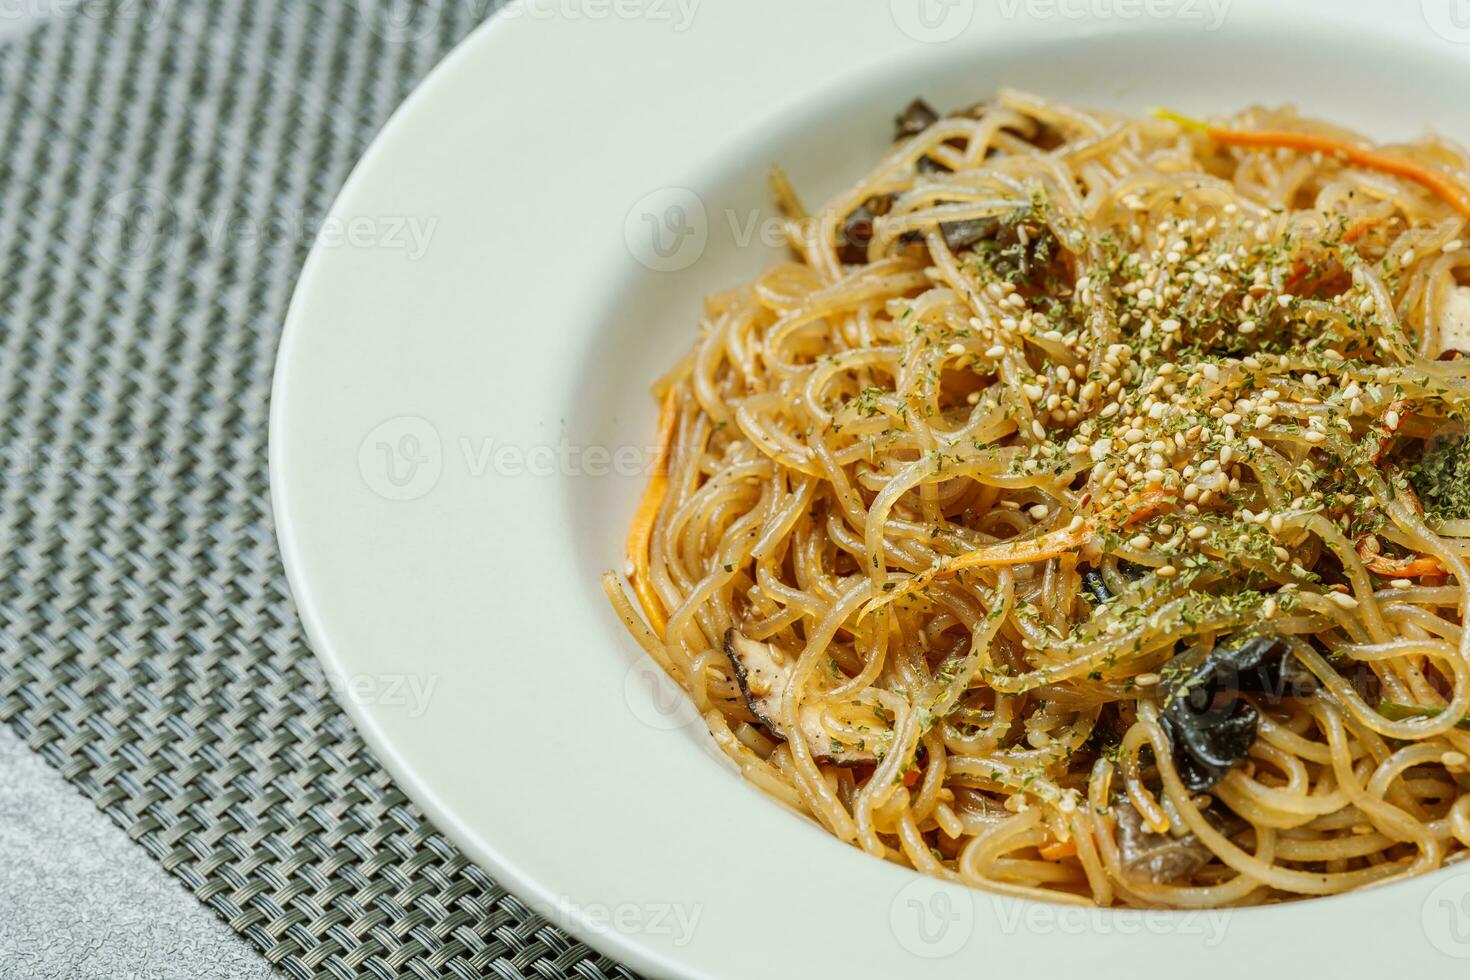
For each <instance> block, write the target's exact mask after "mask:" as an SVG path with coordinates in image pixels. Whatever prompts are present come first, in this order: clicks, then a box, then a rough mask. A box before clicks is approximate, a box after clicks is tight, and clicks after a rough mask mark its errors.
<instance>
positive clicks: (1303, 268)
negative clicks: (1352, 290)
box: [1286, 218, 1378, 292]
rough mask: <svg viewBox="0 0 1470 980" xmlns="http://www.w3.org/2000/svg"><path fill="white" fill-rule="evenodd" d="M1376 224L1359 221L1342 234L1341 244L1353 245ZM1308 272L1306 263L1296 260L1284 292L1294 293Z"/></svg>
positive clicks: (1365, 219)
mask: <svg viewBox="0 0 1470 980" xmlns="http://www.w3.org/2000/svg"><path fill="white" fill-rule="evenodd" d="M1377 224H1378V222H1377V221H1374V220H1373V219H1372V218H1364V219H1363V220H1362V221H1359V222H1358V223H1357V224H1355V225H1353V226H1352V227H1351V228H1349V229H1348V230H1347V231H1345V232H1343V233H1342V244H1344V245H1352V244H1354V243H1355V242H1357V240H1358V239H1360V238H1362V237H1363V236H1364V235H1366V234H1367V233H1368V232H1370V231H1372V230H1373V228H1374V227H1376V226H1377ZM1309 271H1311V270H1310V269H1308V267H1307V263H1306V262H1305V261H1303V260H1302V259H1297V260H1296V262H1294V263H1293V264H1292V267H1291V278H1290V279H1288V280H1286V291H1287V292H1295V291H1296V287H1298V286H1300V285H1301V284H1302V282H1303V280H1305V279H1306V278H1307V273H1308V272H1309Z"/></svg>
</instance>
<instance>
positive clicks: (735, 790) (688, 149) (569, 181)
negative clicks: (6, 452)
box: [271, 0, 1470, 980]
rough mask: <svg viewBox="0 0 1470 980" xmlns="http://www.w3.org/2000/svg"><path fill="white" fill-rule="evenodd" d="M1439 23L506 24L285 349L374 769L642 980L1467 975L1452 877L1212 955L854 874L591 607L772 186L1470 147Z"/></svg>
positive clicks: (1132, 923)
mask: <svg viewBox="0 0 1470 980" xmlns="http://www.w3.org/2000/svg"><path fill="white" fill-rule="evenodd" d="M1459 2H1461V0H1424V3H1423V6H1422V10H1421V9H1420V5H1419V3H1418V2H1417V0H1414V2H1410V3H1395V4H1393V5H1391V6H1390V5H1389V4H1368V3H1344V2H1342V0H1331V2H1329V0H1312V2H1298V3H1294V4H1289V5H1288V4H1283V3H1280V2H1276V3H1264V2H1247V0H1234V2H1233V3H1231V2H1229V0H1213V3H1211V0H978V2H972V0H892V2H891V3H890V2H889V0H879V2H865V3H861V4H858V3H854V2H851V0H803V2H799V3H798V2H792V0H702V2H700V0H616V2H614V0H541V2H540V3H538V4H534V5H532V6H531V7H529V8H527V7H521V6H516V7H512V8H511V10H510V11H509V13H508V14H502V15H501V16H500V17H498V18H496V19H495V20H494V21H493V22H491V23H490V24H489V25H488V26H487V27H485V28H484V29H483V30H481V31H480V32H479V33H477V34H476V35H475V36H474V37H472V38H471V39H470V40H469V41H467V42H466V43H465V44H464V45H463V46H462V47H461V48H460V49H459V50H458V51H457V52H456V53H455V54H454V55H453V56H452V57H451V58H450V59H449V60H448V61H446V62H445V64H444V65H443V66H442V67H440V68H439V69H438V70H437V71H436V72H435V73H434V75H433V76H432V77H431V78H430V80H429V81H427V82H426V83H425V84H424V85H423V87H422V88H421V89H420V90H419V92H418V93H417V94H416V95H415V96H414V97H413V98H412V99H410V100H409V102H408V103H407V104H406V105H405V107H404V108H403V109H402V111H400V112H399V114H398V115H397V116H396V117H395V118H394V119H393V121H392V123H391V124H390V125H389V126H388V127H387V129H386V130H385V131H384V133H383V135H382V136H381V137H380V138H379V139H378V141H377V142H376V143H375V144H374V146H373V148H372V149H371V151H370V152H369V153H368V154H367V156H366V158H365V159H364V160H363V162H362V164H361V165H360V166H359V167H358V169H357V172H356V173H355V174H354V175H353V177H352V180H351V181H350V182H349V184H348V186H347V188H346V189H345V190H344V191H343V192H342V196H341V198H340V200H339V201H338V202H337V206H336V209H335V212H334V214H333V218H332V220H331V221H329V222H328V225H327V228H328V231H329V232H330V233H331V237H330V238H327V239H324V240H323V241H322V242H321V243H320V244H319V245H318V247H317V248H316V249H315V250H314V252H313V253H312V256H311V259H310V261H309V262H308V264H307V267H306V270H305V272H304V273H303V275H302V279H301V284H300V288H299V291H298V294H297V297H296V301H295V303H294V305H293V307H292V310H291V316H290V321H289V323H288V324H287V327H286V333H285V337H284V340H283V341H282V346H281V355H280V363H279V367H278V372H277V376H276V387H275V394H274V406H273V416H272V421H271V425H272V431H271V475H272V488H273V492H274V498H275V506H276V515H277V521H278V524H279V528H280V536H281V545H282V549H283V551H284V553H285V557H286V567H287V571H288V572H289V574H290V579H291V584H292V588H293V591H294V592H295V595H296V601H297V603H298V605H299V607H300V610H301V614H302V617H303V619H304V620H305V623H306V627H307V629H308V631H309V632H310V634H311V638H312V642H313V644H314V646H315V649H316V651H317V653H318V654H319V655H320V656H321V658H322V660H323V661H324V662H325V664H326V666H327V668H328V670H329V672H330V674H331V676H332V677H333V678H334V679H336V680H337V682H338V684H339V695H340V697H341V698H342V700H343V701H344V702H345V703H346V704H347V705H348V707H349V710H351V712H352V714H353V717H354V718H355V719H356V721H357V723H358V725H359V727H360V728H361V730H362V732H363V734H364V736H365V737H366V738H367V740H368V741H369V742H370V743H371V744H372V746H373V747H374V749H375V750H376V751H377V753H378V755H379V757H380V758H381V759H382V761H383V763H384V764H385V765H386V766H387V767H388V769H389V770H390V771H391V772H392V773H393V774H394V776H395V777H396V778H397V779H398V780H399V782H400V783H401V784H402V786H403V787H404V789H405V790H406V791H407V792H408V793H409V794H410V795H411V796H412V797H413V798H414V799H415V800H416V801H417V802H418V803H419V804H420V805H421V806H422V807H423V808H424V809H425V810H426V811H427V812H428V813H429V814H430V815H431V816H432V817H433V819H434V820H435V821H436V822H437V823H438V825H439V826H440V827H442V828H443V829H444V831H445V832H447V833H448V834H449V835H450V836H451V837H453V839H454V840H455V842H456V843H457V844H459V845H460V846H461V847H463V848H464V849H465V851H466V852H467V853H468V854H469V855H470V856H471V857H473V858H474V859H475V860H477V861H479V862H481V863H483V864H484V865H485V866H486V867H487V868H489V869H490V870H491V871H492V872H493V873H494V874H496V876H497V877H498V878H500V880H502V881H504V882H505V883H506V884H507V885H508V886H509V887H511V888H512V889H514V890H515V891H516V892H518V893H519V894H521V895H523V896H525V897H526V898H527V899H528V900H529V901H531V902H533V903H534V904H536V906H537V908H538V909H540V910H541V911H542V912H543V913H545V914H547V915H549V916H550V917H551V918H552V919H553V920H554V921H557V922H559V923H561V924H563V925H565V926H567V927H568V928H570V929H571V930H572V931H573V932H575V933H576V934H578V935H579V936H581V937H583V938H585V939H586V940H588V941H589V942H591V943H592V944H593V945H594V946H597V947H598V948H600V949H602V950H605V951H607V952H608V953H610V954H612V955H614V956H617V957H620V958H621V959H623V960H625V961H627V962H629V963H630V964H631V965H633V966H634V967H636V968H638V969H641V970H644V971H647V972H650V973H653V974H658V975H668V976H686V977H728V978H742V980H743V978H751V977H788V976H789V977H796V976H844V977H863V976H883V977H895V976H902V977H905V978H923V977H940V976H952V975H956V974H958V973H961V972H964V973H972V974H973V973H979V972H981V971H984V972H986V973H988V974H991V975H999V976H1005V975H1007V972H1008V970H1022V969H1025V970H1026V971H1027V972H1028V974H1029V975H1032V976H1049V975H1053V973H1052V971H1056V970H1061V969H1063V968H1066V967H1068V966H1070V967H1071V968H1072V969H1073V970H1075V969H1076V968H1077V966H1078V965H1079V964H1085V965H1086V968H1087V970H1088V972H1089V975H1114V974H1116V975H1125V974H1129V975H1132V974H1136V973H1137V972H1138V971H1139V970H1140V969H1143V970H1148V969H1151V968H1153V967H1157V968H1159V969H1171V970H1173V969H1177V970H1181V971H1185V972H1187V973H1188V974H1189V975H1191V976H1194V977H1213V976H1220V977H1226V976H1229V977H1238V976H1240V975H1242V974H1243V973H1244V971H1248V970H1251V969H1263V968H1269V970H1270V975H1283V974H1284V973H1285V971H1287V970H1290V969H1292V968H1300V969H1302V970H1306V969H1308V968H1313V967H1320V965H1321V964H1322V963H1323V962H1324V961H1323V957H1324V956H1327V955H1330V953H1331V952H1332V951H1335V950H1338V949H1341V948H1343V947H1345V946H1350V948H1351V949H1352V955H1353V957H1354V960H1355V966H1356V969H1355V970H1354V971H1353V973H1354V974H1355V975H1358V976H1366V975H1369V974H1370V973H1374V974H1378V973H1384V974H1388V973H1390V972H1391V973H1392V974H1400V975H1401V974H1405V973H1407V972H1409V971H1411V970H1416V971H1417V970H1418V969H1420V968H1423V967H1425V966H1434V965H1438V966H1440V967H1450V968H1454V967H1456V965H1457V964H1456V963H1455V961H1454V959H1453V958H1454V957H1457V956H1458V957H1470V875H1466V874H1465V873H1463V872H1464V870H1465V869H1463V868H1462V869H1461V870H1460V871H1447V872H1444V873H1442V874H1440V875H1437V876H1432V877H1430V878H1428V879H1424V880H1419V881H1414V882H1409V883H1405V884H1400V885H1396V886H1393V887H1389V888H1384V889H1380V890H1377V891H1372V892H1365V893H1361V894H1357V895H1352V896H1348V897H1343V898H1336V899H1327V900H1319V901H1313V902H1306V903H1301V904H1297V905H1293V906H1290V907H1283V908H1274V909H1266V910H1252V911H1245V912H1238V913H1234V914H1230V913H1214V914H1211V915H1208V916H1206V915H1183V914H1169V913H1162V912H1160V913H1138V912H1097V913H1092V914H1084V913H1076V912H1065V911H1063V910H1060V909H1059V908H1056V907H1053V906H1048V905H1039V904H1032V903H1022V902H1016V901H1013V900H1000V899H995V898H993V897H991V896H989V895H986V894H982V893H978V892H970V891H967V890H964V889H961V888H957V887H952V886H948V885H941V884H938V883H934V882H931V881H928V880H926V879H922V878H919V877H917V876H915V875H913V874H912V873H911V872H909V871H907V870H904V869H901V868H898V867H893V866H888V865H885V864H882V863H880V862H878V861H874V860H872V859H870V858H868V857H866V856H864V855H862V854H860V853H859V852H858V851H856V850H853V849H851V848H848V847H846V846H843V845H841V844H839V843H837V842H836V841H834V840H832V839H831V838H829V837H828V836H827V835H826V834H825V833H823V832H821V831H820V830H817V829H815V828H814V827H812V826H810V825H808V824H806V823H805V822H804V821H802V820H801V819H799V818H797V817H795V816H793V815H791V814H789V813H788V812H786V811H784V810H782V809H781V808H780V807H778V806H777V805H775V804H773V803H771V802H769V801H767V800H766V799H765V798H764V797H762V796H761V795H760V794H759V793H758V792H757V791H756V790H754V789H753V788H751V787H749V786H747V785H746V784H744V783H743V782H742V781H741V780H740V779H739V778H738V777H737V776H736V775H734V774H733V772H732V771H731V769H730V767H729V766H727V765H726V764H725V763H724V762H723V761H722V760H720V759H719V757H718V756H717V755H716V754H715V751H714V750H713V748H712V746H711V745H710V744H709V740H708V736H707V735H706V734H705V733H704V730H703V727H702V725H701V724H700V723H699V722H698V720H697V719H695V718H693V716H692V712H690V711H689V710H688V709H687V708H685V707H683V706H682V704H681V702H679V701H677V700H675V699H670V698H668V697H667V695H668V691H667V690H664V691H662V692H660V691H658V690H656V686H655V684H654V678H655V673H654V672H653V671H652V670H651V669H650V668H647V667H646V666H644V665H643V662H642V661H641V660H640V659H639V654H638V652H637V650H636V648H635V646H634V644H633V643H632V642H631V640H629V638H628V637H627V636H625V635H624V633H623V631H622V628H621V627H620V626H619V624H618V623H617V621H616V620H615V618H614V617H613V615H612V614H611V612H610V611H609V610H608V609H607V607H606V604H605V602H604V600H603V597H602V595H601V593H600V591H599V588H598V582H597V578H598V575H599V573H601V572H602V570H603V569H605V568H607V567H610V566H614V565H617V564H618V563H620V561H621V540H622V536H623V532H624V528H625V525H626V523H627V521H628V518H629V516H630V514H631V512H632V508H633V502H634V500H635V499H636V497H637V495H638V493H639V491H640V489H641V487H642V485H643V482H644V477H643V475H642V473H641V468H642V465H643V464H642V458H641V456H642V453H643V447H645V446H646V445H647V443H648V442H649V441H650V439H651V434H652V431H653V416H654V410H653V405H652V403H651V400H650V398H649V396H648V394H647V385H648V383H649V381H650V380H651V379H652V378H654V377H655V376H656V375H657V374H658V373H660V372H661V371H663V370H664V369H665V368H667V367H668V366H669V365H670V364H671V363H672V362H673V360H674V359H675V358H676V357H677V356H678V355H679V354H680V353H681V352H682V351H683V350H684V349H686V347H687V345H688V344H690V343H691V342H692V339H693V336H694V328H695V322H696V317H697V311H698V310H699V301H700V297H701V296H702V295H703V294H704V293H706V292H707V291H709V290H710V289H713V288H716V287H718V286H722V285H728V284H731V283H734V282H736V281H739V280H741V279H743V278H745V277H748V276H749V275H752V274H753V273H755V272H756V271H757V270H758V269H760V268H761V267H762V266H763V265H764V264H766V263H767V262H768V261H769V260H770V258H771V256H772V254H773V252H772V250H770V249H768V248H766V247H765V246H763V245H761V244H760V241H761V238H762V229H763V228H764V227H766V225H765V224H764V223H765V222H768V221H769V219H770V218H771V213H770V211H769V210H768V199H767V196H766V192H765V188H764V183H763V180H764V172H765V170H766V168H767V167H768V166H769V165H770V164H771V163H772V162H774V161H777V160H779V161H781V162H782V163H783V164H785V165H786V166H787V168H788V169H789V170H790V172H791V173H792V175H793V177H794V179H795V181H796V183H797V185H798V187H800V188H802V189H803V191H804V192H806V194H807V196H808V197H809V199H818V198H819V197H820V196H822V195H825V194H826V193H828V192H830V191H832V190H834V189H835V188H837V187H838V186H839V185H840V184H841V183H842V182H844V181H846V180H848V179H851V178H853V177H855V176H857V175H858V174H860V173H861V172H862V171H864V170H865V169H866V168H867V167H868V166H869V165H870V164H871V163H872V162H873V161H874V160H875V159H876V158H877V156H878V154H879V153H880V152H881V151H882V149H883V148H884V146H885V145H886V142H887V134H888V131H889V125H890V119H891V116H892V114H893V113H894V112H895V111H897V110H898V109H899V108H901V107H902V105H903V104H904V103H905V102H906V101H907V100H908V99H909V98H910V97H911V96H912V95H915V94H923V95H925V96H927V97H929V98H930V99H931V100H932V101H934V102H936V103H937V104H939V105H956V104H966V103H968V102H969V101H973V100H975V99H978V98H981V97H983V96H985V95H987V94H988V93H989V92H991V91H992V90H993V89H994V88H995V87H996V86H997V85H999V84H1011V85H1016V86H1020V87H1023V88H1029V89H1033V90H1037V91H1040V92H1042V93H1045V94H1048V95H1054V96H1058V97H1062V98H1065V99H1069V100H1072V101H1075V102H1078V103H1082V104H1088V105H1097V106H1108V107H1120V108H1128V109H1135V110H1137V109H1143V108H1146V107H1148V106H1151V105H1154V104H1158V103H1168V104H1170V105H1172V106H1176V107H1178V108H1180V109H1183V110H1186V111H1202V112H1210V111H1222V110H1231V109H1235V108H1237V107H1239V106H1242V105H1244V104H1247V103H1250V102H1253V101H1262V102H1271V103H1279V102H1282V101H1294V102H1296V103H1298V104H1299V105H1300V106H1301V107H1302V108H1303V109H1304V110H1305V111H1307V112H1310V113H1313V114H1318V115H1323V116H1327V117H1331V118H1333V119H1337V120H1344V121H1346V122H1349V123H1353V124H1356V125H1359V126H1362V127H1364V128H1366V129H1368V130H1370V131H1372V132H1373V133H1375V134H1377V135H1379V136H1380V137H1382V138H1385V139H1388V138H1394V137H1399V136H1404V137H1408V136H1414V135H1418V134H1420V133H1422V132H1423V131H1424V130H1426V129H1427V128H1438V129H1440V130H1442V131H1444V132H1447V133H1449V134H1451V135H1458V136H1460V137H1466V136H1470V100H1467V99H1466V98H1465V95H1464V93H1465V92H1466V91H1467V88H1470V20H1465V19H1464V18H1460V19H1456V18H1455V17H1454V16H1453V14H1454V13H1455V12H1456V11H1455V10H1454V8H1453V7H1452V4H1454V3H1459ZM691 14H692V18H691V16H690V15H691ZM1221 16H1223V21H1222V22H1219V21H1217V19H1216V18H1217V17H1221ZM390 33H391V32H390ZM391 44H392V41H391V39H390V41H389V45H390V47H389V51H390V54H391ZM752 222H754V223H753V224H752ZM655 229H661V233H662V235H663V236H664V237H663V245H664V246H665V247H663V248H662V249H654V248H651V247H650V243H651V242H652V241H653V239H652V237H651V235H652V232H653V231H654V230H655ZM675 232H678V234H675ZM752 232H753V235H754V237H753V238H751V237H747V236H748V235H749V234H751V233H752ZM660 270H663V271H660ZM619 447H625V448H624V449H623V457H622V458H621V465H620V460H619V458H618V456H617V453H618V450H619ZM629 453H631V454H632V458H631V459H630V458H629V456H628V454H629ZM599 474H601V475H599ZM1354 930H1356V931H1358V932H1359V933H1361V935H1360V936H1353V935H1352V933H1353V931H1354ZM1139 933H1144V935H1138V934H1139ZM1205 954H1209V955H1205ZM1460 968H1461V969H1463V966H1460Z"/></svg>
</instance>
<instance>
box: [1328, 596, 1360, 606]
mask: <svg viewBox="0 0 1470 980" xmlns="http://www.w3.org/2000/svg"><path fill="white" fill-rule="evenodd" d="M1327 598H1328V599H1330V600H1331V601H1333V602H1335V603H1337V605H1338V606H1340V607H1342V608H1343V609H1356V608H1358V600H1357V599H1355V598H1353V597H1352V596H1350V595H1348V594H1347V593H1346V592H1329V593H1327Z"/></svg>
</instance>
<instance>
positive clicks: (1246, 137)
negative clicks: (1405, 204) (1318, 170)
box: [1155, 110, 1470, 218]
mask: <svg viewBox="0 0 1470 980" xmlns="http://www.w3.org/2000/svg"><path fill="white" fill-rule="evenodd" d="M1155 115H1157V116H1158V117H1159V118H1161V119H1168V120H1169V121H1171V122H1174V123H1178V124H1179V125H1180V126H1183V127H1185V128H1186V129H1196V130H1201V131H1203V132H1205V133H1207V134H1208V135H1209V137H1210V139H1212V140H1214V141H1215V142H1217V143H1223V144H1225V145H1226V146H1248V147H1260V148H1263V149H1284V150H1297V151H1298V152H1301V153H1324V154H1326V155H1328V156H1334V157H1342V158H1344V159H1346V160H1347V161H1348V162H1349V163H1353V164H1356V165H1357V166H1359V167H1366V168H1368V169H1369V170H1377V171H1380V172H1382V173H1386V174H1391V175H1392V176H1395V177H1402V178H1404V179H1405V180H1411V181H1413V182H1414V183H1416V184H1418V185H1419V186H1421V187H1423V188H1425V189H1427V190H1428V191H1430V192H1431V193H1433V194H1436V195H1438V196H1439V197H1441V198H1443V199H1444V201H1445V202H1446V203H1447V204H1449V205H1450V206H1451V207H1453V208H1454V209H1455V210H1456V211H1458V212H1460V214H1462V215H1464V216H1465V217H1467V218H1470V191H1467V190H1466V189H1465V187H1464V186H1463V185H1462V184H1460V182H1459V181H1457V180H1455V179H1454V178H1452V177H1451V176H1449V175H1448V174H1445V173H1442V172H1441V171H1438V170H1435V169H1434V168H1432V167H1427V166H1425V165H1424V164H1422V163H1416V162H1414V161H1413V160H1409V159H1407V158H1405V157H1401V156H1395V155H1394V154H1392V153H1384V152H1383V151H1381V150H1373V149H1369V148H1368V147H1364V146H1354V145H1353V144H1352V143H1347V142H1344V141H1343V140H1340V139H1334V138H1333V137H1331V136H1321V135H1318V134H1315V133H1293V132H1289V131H1287V130H1274V129H1258V130H1246V129H1225V128H1224V127H1221V126H1211V125H1210V124H1209V123H1206V122H1202V121H1200V120H1198V119H1191V118H1189V117H1188V116H1182V115H1180V114H1179V113H1177V112H1169V111H1167V110H1159V111H1158V112H1156V113H1155Z"/></svg>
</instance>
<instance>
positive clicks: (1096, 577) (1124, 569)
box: [1082, 561, 1148, 606]
mask: <svg viewBox="0 0 1470 980" xmlns="http://www.w3.org/2000/svg"><path fill="white" fill-rule="evenodd" d="M1118 571H1119V573H1121V574H1122V575H1123V576H1124V577H1125V578H1128V579H1131V580H1133V581H1134V582H1137V581H1138V580H1139V579H1141V578H1143V577H1144V576H1145V575H1147V574H1148V569H1147V568H1144V567H1143V566H1142V565H1136V564H1134V563H1133V562H1131V561H1120V562H1118ZM1082 587H1083V588H1084V589H1086V590H1087V591H1088V593H1089V594H1090V595H1091V596H1092V597H1093V598H1094V599H1096V600H1097V604H1098V605H1099V606H1100V605H1102V604H1103V603H1105V602H1109V601H1110V600H1112V599H1114V598H1116V595H1115V594H1114V592H1113V590H1112V589H1110V588H1108V582H1107V579H1105V578H1103V575H1102V572H1100V571H1098V570H1097V569H1095V568H1086V569H1084V570H1083V572H1082Z"/></svg>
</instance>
